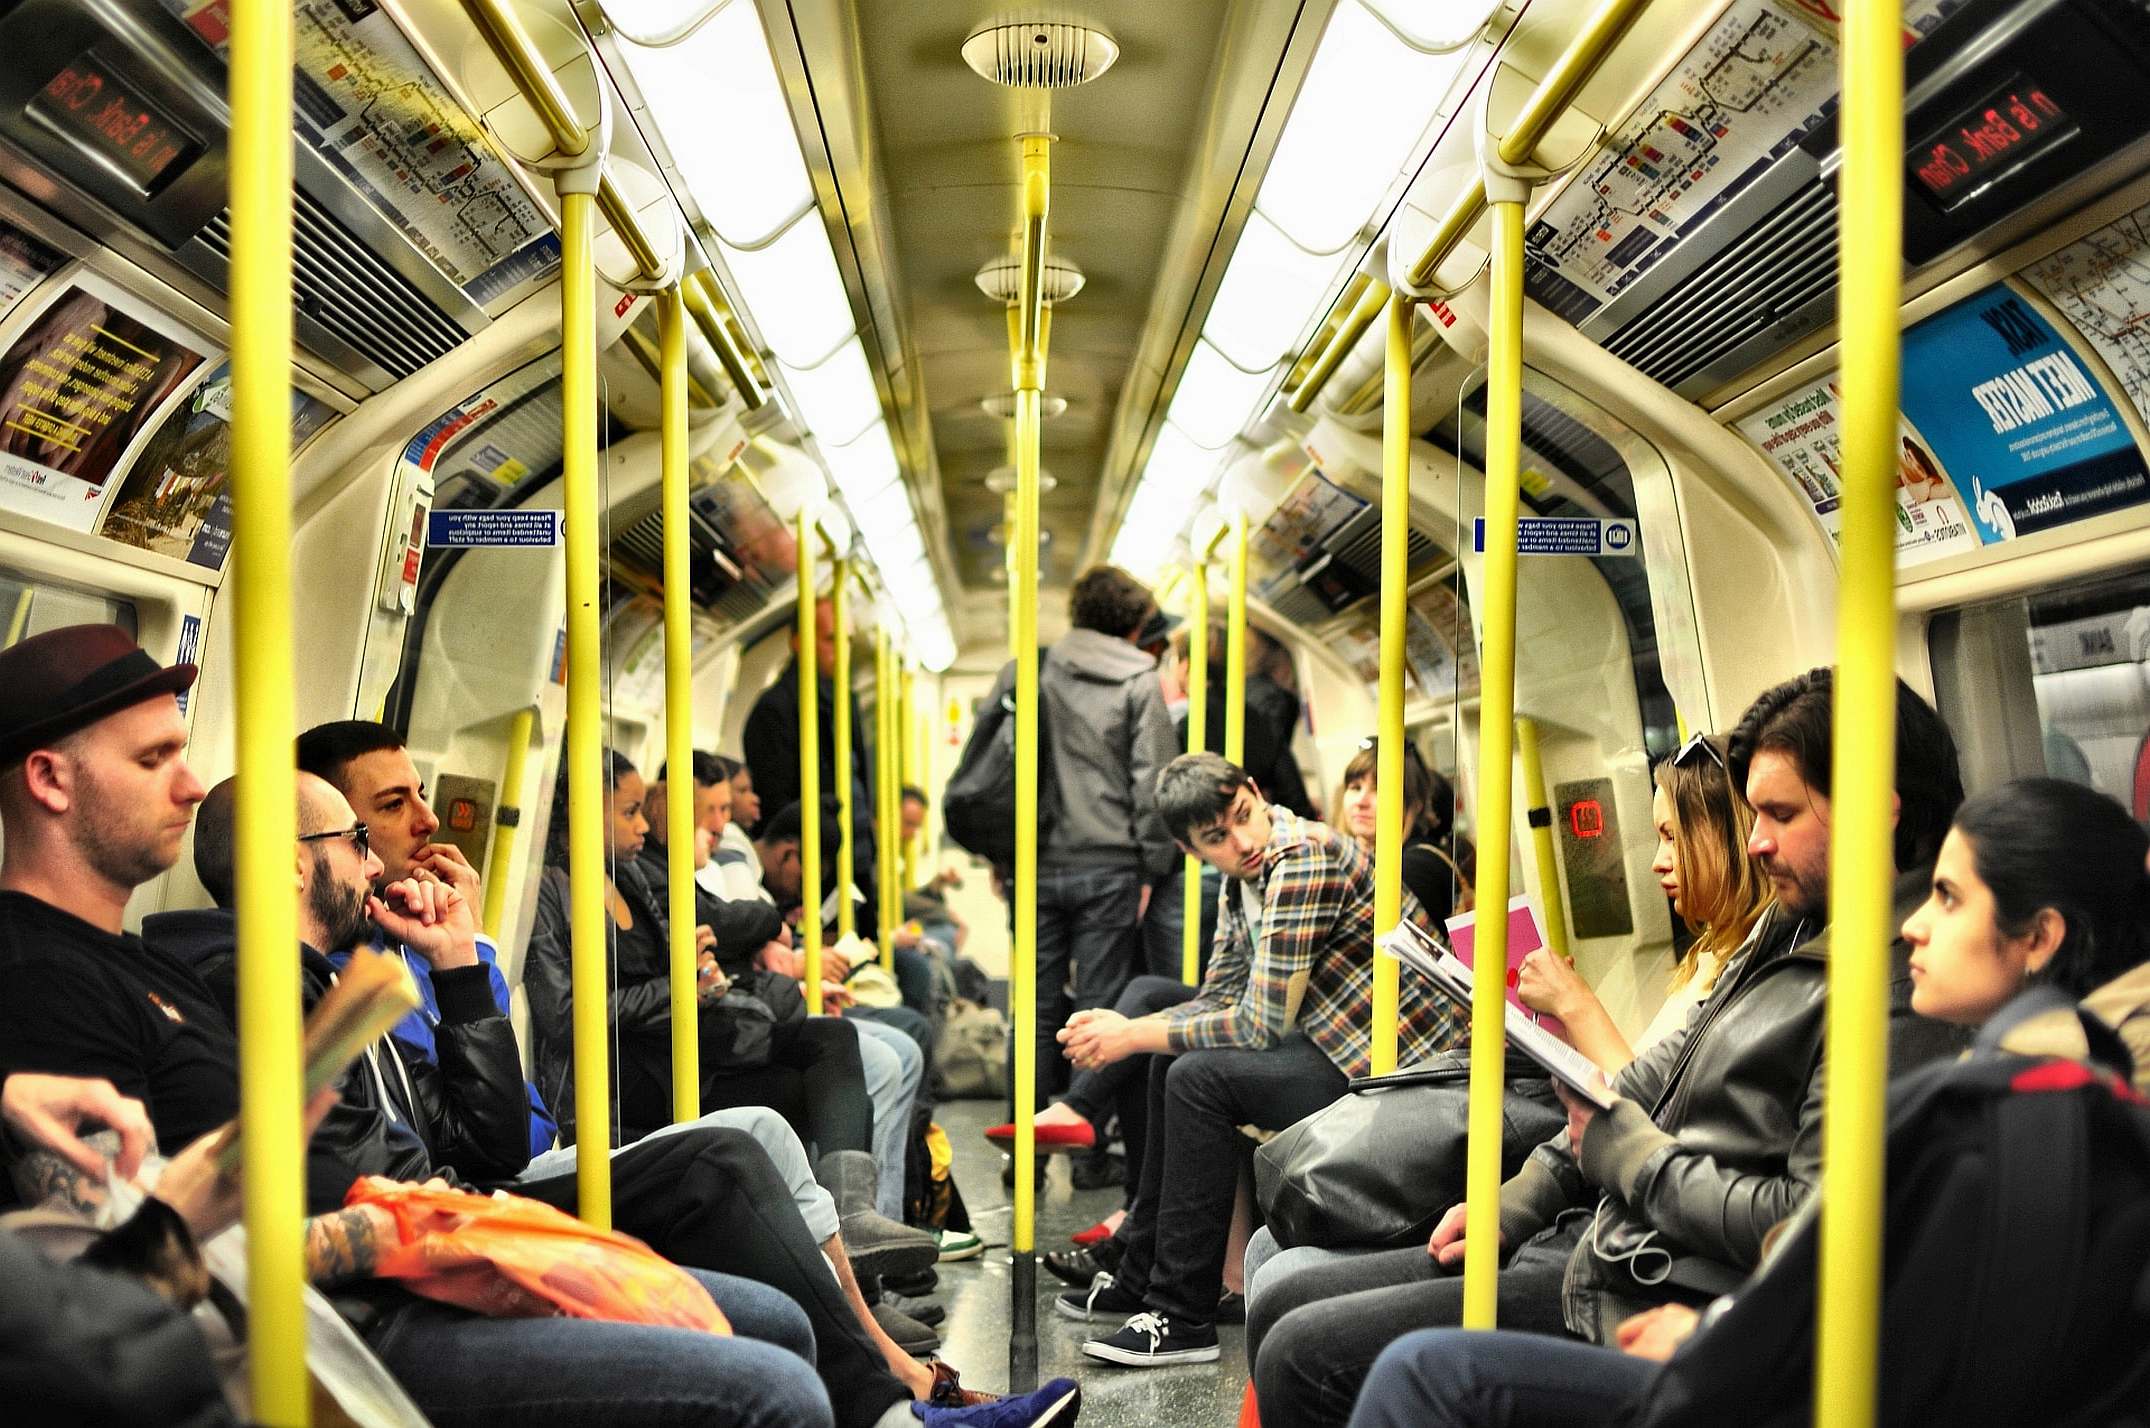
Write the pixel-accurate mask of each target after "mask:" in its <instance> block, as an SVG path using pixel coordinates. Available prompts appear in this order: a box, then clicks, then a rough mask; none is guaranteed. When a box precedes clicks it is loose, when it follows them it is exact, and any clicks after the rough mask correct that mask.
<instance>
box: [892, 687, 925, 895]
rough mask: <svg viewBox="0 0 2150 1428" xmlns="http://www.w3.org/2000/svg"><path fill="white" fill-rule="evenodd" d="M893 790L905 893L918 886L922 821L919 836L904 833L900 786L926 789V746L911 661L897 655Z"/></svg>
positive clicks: (900, 869)
mask: <svg viewBox="0 0 2150 1428" xmlns="http://www.w3.org/2000/svg"><path fill="white" fill-rule="evenodd" d="M896 660H897V666H896V751H897V764H896V776H895V779H894V780H893V783H894V787H895V790H896V796H895V812H894V814H893V815H892V816H893V817H894V818H895V820H896V823H895V831H896V833H897V834H898V835H899V836H901V837H902V852H901V855H900V857H899V858H898V859H897V862H898V867H897V869H896V876H897V878H898V879H900V880H901V882H902V885H903V891H904V892H906V893H908V892H909V891H910V890H911V889H912V888H915V887H917V886H918V860H919V858H920V857H921V856H923V854H922V850H921V849H920V848H919V846H918V845H919V841H920V839H922V838H923V837H924V836H925V832H926V826H925V823H924V822H923V821H921V822H920V823H919V825H918V837H916V838H913V837H909V836H904V835H903V790H904V789H905V788H906V787H911V786H915V787H916V788H918V789H919V790H920V791H921V792H923V791H924V790H925V786H926V780H925V757H924V754H925V750H924V749H923V748H922V747H920V741H919V733H920V729H919V722H918V705H917V702H916V701H917V698H918V694H917V691H916V690H915V689H914V688H913V687H912V672H911V662H910V661H909V660H908V659H904V658H903V657H901V656H900V655H899V656H896Z"/></svg>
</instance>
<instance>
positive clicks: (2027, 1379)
mask: <svg viewBox="0 0 2150 1428" xmlns="http://www.w3.org/2000/svg"><path fill="white" fill-rule="evenodd" d="M2056 998H2057V999H2058V1004H2059V1005H2060V1006H2063V1007H2065V1006H2067V1002H2066V999H2065V998H2064V997H2060V994H2059V993H2033V994H2032V995H2030V996H2027V997H2024V998H2021V999H2019V1000H2018V1003H2017V1004H2016V1005H2015V1006H2012V1007H2010V1008H2008V1009H2006V1010H2004V1011H2003V1013H2002V1017H2001V1018H1997V1019H1996V1025H1994V1026H1989V1027H1988V1028H1987V1035H1986V1036H1984V1037H1982V1038H1981V1043H1980V1044H1981V1046H1982V1047H1987V1048H1990V1047H1991V1046H1992V1045H1993V1044H1994V1043H1995V1042H1997V1041H1998V1038H1999V1033H2000V1032H2002V1031H2005V1029H2006V1028H2005V1027H2001V1026H1999V1025H1998V1023H1999V1022H2000V1020H2001V1019H2002V1018H2005V1019H2007V1021H2008V1022H2009V1023H2010V1024H2015V1023H2018V1022H2020V1021H2021V1020H2022V1019H2024V1015H2025V1013H2026V1012H2032V1013H2034V1012H2038V1011H2048V1010H2052V1009H2054V1000H2053V999H2056ZM2071 1010H2072V1008H2071ZM2095 1020H2096V1019H2095V1018H2087V1017H2086V1023H2085V1029H2086V1030H2087V1031H2090V1032H2091V1034H2092V1039H2093V1046H2094V1047H2100V1048H2103V1047H2106V1046H2116V1045H2117V1042H2115V1041H2113V1038H2112V1034H2111V1032H2110V1031H2109V1030H2107V1029H2106V1028H2104V1027H2103V1025H2102V1024H2095V1025H2093V1024H2094V1023H2095ZM2117 1064H2119V1065H2122V1066H2125V1065H2126V1064H2127V1060H2126V1056H2125V1053H2124V1052H2121V1053H2119V1060H2118V1063H2117ZM1887 1174H1888V1181H1887V1183H1888V1208H1887V1212H1886V1243H1887V1249H1886V1252H1885V1261H1884V1285H1885V1287H1884V1291H1883V1295H1882V1305H1881V1343H1882V1346H1883V1348H1882V1361H1881V1386H1880V1399H1881V1401H1880V1405H1879V1410H1880V1411H1879V1416H1878V1417H1877V1419H1876V1420H1875V1421H1876V1422H1877V1423H1879V1424H1881V1425H1884V1428H1897V1426H1898V1425H1911V1424H1929V1423H1946V1424H1950V1425H1953V1428H1968V1425H1984V1424H1992V1425H1996V1428H1998V1425H2003V1424H2006V1425H2018V1424H2025V1423H2038V1424H2041V1425H2055V1428H2059V1426H2060V1425H2080V1428H2092V1425H2096V1426H2097V1428H2112V1425H2145V1424H2150V1106H2146V1104H2145V1103H2144V1101H2143V1098H2142V1097H2141V1096H2140V1095H2138V1094H2137V1093H2136V1092H2135V1091H2133V1090H2132V1089H2131V1088H2130V1087H2129V1086H2128V1084H2127V1082H2126V1081H2125V1080H2124V1079H2122V1078H2121V1077H2120V1076H2116V1075H2114V1074H2113V1073H2112V1072H2111V1071H2108V1070H2105V1069H2102V1068H2100V1067H2098V1066H2093V1065H2088V1064H2085V1063H2083V1062H2080V1061H2071V1060H2065V1059H2060V1058H2038V1057H2025V1056H2016V1055H2009V1054H2006V1053H1996V1052H1993V1051H1991V1050H1987V1051H1985V1052H1984V1053H1983V1054H1974V1055H1973V1057H1972V1058H1971V1059H1968V1060H1964V1061H1956V1062H1942V1063H1938V1064H1935V1065H1931V1066H1926V1067H1922V1068H1920V1069H1919V1070H1918V1071H1915V1072H1912V1073H1910V1074H1909V1075H1907V1076H1905V1077H1904V1078H1903V1079H1902V1080H1901V1081H1899V1082H1898V1083H1896V1085H1895V1086H1893V1087H1892V1088H1891V1091H1890V1097H1889V1133H1888V1167H1887ZM1827 1189H1828V1182H1827V1179H1826V1176H1825V1178H1824V1180H1823V1187H1822V1193H1823V1195H1824V1196H1826V1194H1827ZM1824 1209H1825V1210H1826V1207H1824ZM1787 1233H1788V1234H1789V1235H1790V1238H1789V1240H1788V1241H1787V1242H1786V1243H1785V1244H1784V1245H1783V1246H1781V1247H1780V1248H1779V1251H1778V1253H1777V1254H1776V1255H1775V1256H1774V1257H1773V1258H1772V1259H1771V1260H1770V1261H1769V1264H1768V1267H1767V1269H1766V1270H1765V1271H1764V1272H1763V1273H1762V1274H1761V1275H1759V1276H1758V1277H1756V1278H1755V1279H1754V1280H1752V1281H1751V1282H1750V1283H1749V1284H1748V1285H1747V1286H1746V1288H1744V1289H1743V1290H1741V1291H1740V1293H1739V1295H1738V1297H1737V1298H1736V1299H1734V1300H1733V1302H1732V1304H1731V1305H1730V1307H1729V1308H1728V1309H1727V1310H1726V1311H1725V1312H1724V1313H1723V1314H1722V1315H1721V1316H1719V1317H1717V1318H1716V1319H1715V1320H1714V1321H1713V1322H1712V1324H1711V1325H1710V1328H1709V1330H1708V1332H1707V1333H1703V1334H1698V1335H1696V1336H1695V1337H1694V1338H1693V1339H1691V1340H1689V1341H1688V1343H1687V1344H1686V1345H1685V1346H1684V1347H1683V1348H1682V1349H1681V1350H1680V1352H1678V1353H1677V1354H1675V1355H1674V1356H1673V1357H1672V1359H1671V1361H1670V1362H1669V1363H1668V1364H1667V1365H1666V1366H1665V1369H1664V1371H1663V1372H1661V1373H1659V1374H1658V1375H1657V1377H1656V1378H1655V1379H1654V1380H1653V1381H1652V1383H1651V1386H1650V1390H1649V1393H1648V1395H1647V1397H1646V1399H1645V1401H1644V1402H1643V1404H1642V1405H1641V1406H1640V1407H1639V1408H1638V1410H1637V1411H1636V1413H1635V1414H1634V1415H1633V1416H1632V1417H1631V1418H1629V1419H1628V1420H1626V1421H1627V1422H1629V1423H1630V1424H1633V1425H1638V1428H1639V1425H1648V1426H1649V1428H1701V1425H1705V1424H1708V1425H1713V1428H1715V1425H1722V1424H1725V1423H1740V1424H1742V1425H1743V1428H1794V1425H1798V1428H1804V1425H1806V1424H1807V1423H1808V1422H1809V1421H1810V1419H1811V1416H1812V1413H1813V1376H1814V1309H1815V1292H1814V1289H1815V1277H1816V1269H1817V1263H1816V1260H1817V1250H1818V1247H1819V1242H1820V1236H1819V1234H1818V1224H1817V1221H1816V1219H1815V1217H1814V1216H1812V1215H1802V1216H1800V1217H1799V1218H1798V1220H1797V1221H1796V1222H1795V1224H1794V1227H1793V1228H1792V1229H1790V1230H1789V1231H1788V1232H1787Z"/></svg>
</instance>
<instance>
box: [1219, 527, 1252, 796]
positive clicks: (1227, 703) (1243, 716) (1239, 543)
mask: <svg viewBox="0 0 2150 1428" xmlns="http://www.w3.org/2000/svg"><path fill="white" fill-rule="evenodd" d="M1227 565H1228V568H1229V569H1230V571H1231V585H1230V587H1229V593H1228V594H1227V595H1226V597H1225V606H1224V756H1225V757H1226V758H1227V759H1230V760H1231V761H1232V762H1233V763H1235V764H1240V765H1244V764H1245V763H1246V761H1247V513H1246V512H1245V511H1241V512H1239V513H1237V514H1236V515H1234V516H1233V517H1232V553H1231V555H1230V556H1228V557H1227Z"/></svg>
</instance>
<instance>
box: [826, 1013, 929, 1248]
mask: <svg viewBox="0 0 2150 1428" xmlns="http://www.w3.org/2000/svg"><path fill="white" fill-rule="evenodd" d="M844 1020H845V1021H848V1022H849V1023H851V1025H852V1026H853V1027H855V1028H857V1030H858V1034H859V1061H860V1063H861V1064H862V1065H863V1066H864V1067H865V1071H866V1098H867V1099H868V1100H870V1101H872V1102H873V1162H874V1165H875V1167H876V1168H878V1169H879V1170H880V1172H881V1176H880V1180H879V1182H878V1184H877V1185H876V1186H875V1193H874V1208H875V1209H876V1210H879V1211H880V1212H881V1213H882V1214H883V1215H886V1216H887V1217H888V1218H889V1219H891V1220H895V1221H897V1222H898V1223H899V1224H900V1223H901V1222H902V1220H903V1161H904V1153H905V1150H906V1148H907V1147H908V1146H909V1144H910V1140H911V1107H912V1105H914V1104H915V1103H916V1101H917V1099H918V1088H919V1086H920V1084H922V1083H923V1082H924V1080H925V1078H926V1053H925V1052H924V1050H923V1049H921V1048H920V1046H919V1044H918V1043H917V1042H916V1041H914V1040H912V1039H911V1037H909V1036H908V1035H906V1034H905V1033H904V1032H902V1031H900V1030H898V1029H897V1028H896V1027H893V1026H889V1025H887V1024H886V1023H883V1022H879V1021H875V1020H873V1019H872V1018H870V1017H863V1016H847V1017H845V1018H844Z"/></svg>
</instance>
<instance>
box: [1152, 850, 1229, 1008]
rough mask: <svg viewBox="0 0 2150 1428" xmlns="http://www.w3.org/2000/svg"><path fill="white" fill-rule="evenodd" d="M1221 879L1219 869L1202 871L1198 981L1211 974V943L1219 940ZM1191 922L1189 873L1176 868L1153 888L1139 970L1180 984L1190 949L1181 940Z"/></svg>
mask: <svg viewBox="0 0 2150 1428" xmlns="http://www.w3.org/2000/svg"><path fill="white" fill-rule="evenodd" d="M1220 884H1221V875H1220V874H1219V873H1218V872H1217V870H1216V869H1215V868H1212V867H1210V866H1209V865H1208V864H1206V863H1205V864H1204V865H1203V867H1202V881H1201V891H1200V892H1199V893H1197V894H1196V901H1197V902H1198V903H1200V905H1201V909H1202V923H1201V927H1200V930H1199V931H1197V932H1196V934H1195V940H1194V945H1195V973H1194V974H1195V979H1196V980H1197V981H1199V980H1201V978H1202V977H1203V976H1204V975H1205V974H1206V973H1207V972H1208V971H1209V953H1210V943H1211V942H1212V941H1214V940H1215V939H1216V936H1217V889H1218V887H1219V886H1220ZM1186 922H1187V871H1186V869H1185V868H1184V867H1175V868H1174V869H1173V870H1172V871H1171V872H1169V873H1167V874H1166V875H1165V876H1164V877H1162V878H1159V879H1158V880H1157V881H1156V882H1154V883H1151V884H1150V910H1149V911H1148V912H1146V913H1144V914H1143V915H1142V959H1141V964H1140V966H1139V967H1138V968H1137V970H1139V971H1145V972H1147V973H1149V975H1151V976H1153V977H1166V978H1169V979H1170V980H1172V981H1175V982H1176V981H1179V980H1180V974H1181V973H1182V972H1183V971H1185V970H1186V962H1187V959H1186V945H1185V944H1184V943H1183V942H1182V941H1181V940H1180V939H1181V938H1183V937H1184V936H1186V933H1185V932H1184V931H1183V930H1182V929H1183V928H1184V927H1185V926H1186Z"/></svg>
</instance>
